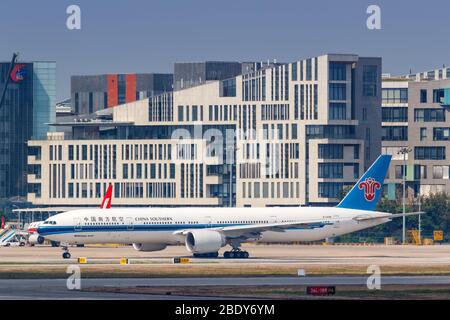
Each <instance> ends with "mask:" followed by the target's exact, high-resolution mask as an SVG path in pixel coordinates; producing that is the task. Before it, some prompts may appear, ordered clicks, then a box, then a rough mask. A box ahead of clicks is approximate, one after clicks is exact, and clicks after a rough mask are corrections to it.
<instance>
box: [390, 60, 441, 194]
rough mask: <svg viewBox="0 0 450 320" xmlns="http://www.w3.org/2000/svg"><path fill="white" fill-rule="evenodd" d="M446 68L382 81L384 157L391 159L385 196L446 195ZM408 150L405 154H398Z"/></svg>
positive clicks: (391, 77)
mask: <svg viewBox="0 0 450 320" xmlns="http://www.w3.org/2000/svg"><path fill="white" fill-rule="evenodd" d="M449 110H450V68H443V69H438V70H433V71H428V72H422V73H418V74H412V75H408V76H401V77H393V76H389V75H387V76H386V77H384V78H383V97H382V121H383V123H382V132H383V134H382V135H383V136H382V139H383V142H382V145H383V153H389V154H392V156H393V161H392V163H391V166H390V169H389V174H388V179H387V188H385V192H386V193H387V195H388V196H389V198H390V199H395V198H399V197H401V196H402V183H403V176H404V175H405V179H406V191H407V196H408V197H409V198H410V199H412V198H417V196H418V195H419V194H420V195H423V196H426V195H429V194H431V193H439V192H446V193H448V194H450V180H449V168H450V147H449V141H450V115H449ZM404 148H407V149H409V150H410V152H409V153H407V154H405V155H403V154H402V153H399V151H400V150H401V149H404Z"/></svg>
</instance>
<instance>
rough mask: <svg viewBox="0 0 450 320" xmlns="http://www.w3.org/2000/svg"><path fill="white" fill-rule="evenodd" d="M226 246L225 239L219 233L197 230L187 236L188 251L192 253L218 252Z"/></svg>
mask: <svg viewBox="0 0 450 320" xmlns="http://www.w3.org/2000/svg"><path fill="white" fill-rule="evenodd" d="M225 244H226V241H225V237H224V236H223V235H222V234H221V233H220V232H217V231H212V230H195V231H190V232H188V233H187V234H186V249H187V250H188V251H189V252H192V253H199V254H202V253H211V252H217V251H219V249H220V248H222V247H223V246H224V245H225Z"/></svg>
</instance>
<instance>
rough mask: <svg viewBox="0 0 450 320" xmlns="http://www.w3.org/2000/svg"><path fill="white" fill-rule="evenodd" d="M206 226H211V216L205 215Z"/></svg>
mask: <svg viewBox="0 0 450 320" xmlns="http://www.w3.org/2000/svg"><path fill="white" fill-rule="evenodd" d="M205 224H206V228H212V218H211V216H208V217H205Z"/></svg>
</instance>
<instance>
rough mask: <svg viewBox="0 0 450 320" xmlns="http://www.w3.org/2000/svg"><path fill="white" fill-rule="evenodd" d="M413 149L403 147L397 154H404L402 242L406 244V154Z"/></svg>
mask: <svg viewBox="0 0 450 320" xmlns="http://www.w3.org/2000/svg"><path fill="white" fill-rule="evenodd" d="M411 151H412V149H411V148H408V147H403V148H401V149H400V150H399V151H398V152H397V154H402V155H403V170H402V173H403V197H402V205H403V232H402V243H403V244H405V243H406V217H405V213H406V200H405V196H406V155H407V154H408V153H410V152H411Z"/></svg>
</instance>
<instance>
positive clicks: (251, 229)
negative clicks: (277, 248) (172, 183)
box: [174, 220, 333, 238]
mask: <svg viewBox="0 0 450 320" xmlns="http://www.w3.org/2000/svg"><path fill="white" fill-rule="evenodd" d="M332 223H333V221H332V220H330V221H327V222H324V221H323V220H304V221H295V222H280V223H265V224H251V225H236V226H227V227H218V228H211V229H209V230H215V231H218V232H220V233H222V234H223V235H224V236H226V237H228V238H235V237H255V236H257V235H259V234H261V233H262V232H265V231H274V232H285V230H286V229H290V228H296V229H300V228H301V229H315V228H322V227H324V226H326V225H329V224H332ZM189 231H192V230H189V229H186V230H179V231H176V232H175V233H174V234H178V235H185V234H187V233H188V232H189Z"/></svg>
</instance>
